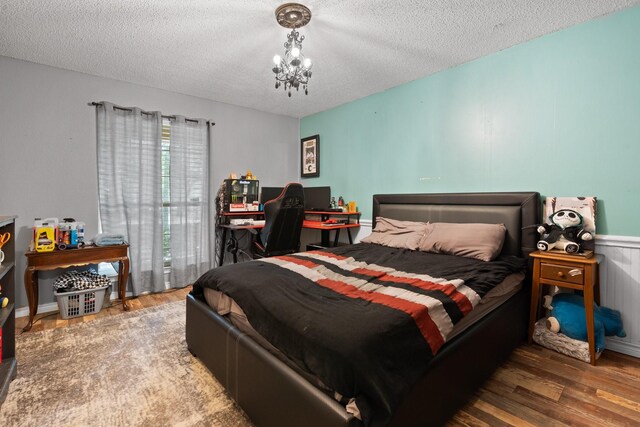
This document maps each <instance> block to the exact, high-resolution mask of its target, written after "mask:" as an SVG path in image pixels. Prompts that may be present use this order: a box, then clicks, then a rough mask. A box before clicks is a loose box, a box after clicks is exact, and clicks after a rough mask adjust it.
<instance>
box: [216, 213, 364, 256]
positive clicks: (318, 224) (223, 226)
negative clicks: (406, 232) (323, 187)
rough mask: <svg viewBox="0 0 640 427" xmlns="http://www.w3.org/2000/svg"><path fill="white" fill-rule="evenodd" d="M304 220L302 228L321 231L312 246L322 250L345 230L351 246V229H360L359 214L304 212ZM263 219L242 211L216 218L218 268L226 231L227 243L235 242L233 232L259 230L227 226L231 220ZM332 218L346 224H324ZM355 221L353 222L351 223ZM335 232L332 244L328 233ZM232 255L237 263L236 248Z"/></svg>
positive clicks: (257, 227)
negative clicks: (309, 218)
mask: <svg viewBox="0 0 640 427" xmlns="http://www.w3.org/2000/svg"><path fill="white" fill-rule="evenodd" d="M304 214H305V220H304V222H303V223H302V228H306V229H313V230H320V231H321V242H319V243H315V244H314V245H315V246H317V247H323V248H331V247H334V246H337V245H338V240H339V238H340V230H343V229H346V230H347V236H348V237H349V243H350V244H353V238H352V237H351V230H350V229H351V228H355V227H360V212H334V211H305V212H304ZM263 217H264V212H262V211H260V212H256V211H244V212H223V213H222V214H221V215H220V216H219V217H218V224H217V227H218V229H220V230H222V233H221V239H220V240H219V241H217V242H216V251H218V250H219V252H217V253H216V255H217V259H218V267H219V266H221V265H222V264H223V263H224V253H225V251H226V246H227V230H229V232H230V234H231V236H229V241H236V242H237V239H236V237H235V231H237V230H257V229H261V228H262V227H263V226H262V225H232V224H229V221H230V219H231V218H247V219H262V218H263ZM307 217H316V218H319V220H316V221H312V220H308V219H306V218H307ZM332 217H340V218H342V219H344V218H345V217H346V221H347V222H348V223H347V224H343V223H339V224H330V225H327V224H325V222H326V221H328V220H329V219H331V218H332ZM351 221H355V222H351ZM331 231H335V236H334V239H333V243H332V242H331V238H330V234H329V233H330V232H331ZM230 252H231V254H232V255H233V262H234V263H237V262H238V248H237V245H235V246H234V247H233V248H232V250H231V251H230Z"/></svg>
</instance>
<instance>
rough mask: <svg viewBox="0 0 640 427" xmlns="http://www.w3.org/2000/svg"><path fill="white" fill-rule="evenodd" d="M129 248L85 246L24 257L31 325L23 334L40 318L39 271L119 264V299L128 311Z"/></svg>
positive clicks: (126, 246) (32, 252)
mask: <svg viewBox="0 0 640 427" xmlns="http://www.w3.org/2000/svg"><path fill="white" fill-rule="evenodd" d="M128 249H129V245H126V244H125V245H113V246H85V247H84V248H79V249H66V250H64V251H60V250H54V251H51V252H34V251H30V252H27V253H25V256H26V257H27V268H26V269H25V271H24V288H25V290H26V291H27V300H28V301H29V323H27V326H25V327H24V329H23V331H24V332H27V331H29V330H30V329H31V326H33V318H34V317H35V316H36V314H38V271H40V270H55V269H56V268H69V267H75V266H81V265H89V264H98V263H101V262H116V261H117V262H118V263H119V264H120V265H119V268H118V298H120V299H121V300H122V308H123V309H124V310H129V306H128V305H127V301H126V290H127V279H128V278H129V255H128Z"/></svg>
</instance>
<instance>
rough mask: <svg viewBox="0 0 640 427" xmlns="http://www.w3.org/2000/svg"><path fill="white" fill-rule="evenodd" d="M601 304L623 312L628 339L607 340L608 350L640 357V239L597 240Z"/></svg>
mask: <svg viewBox="0 0 640 427" xmlns="http://www.w3.org/2000/svg"><path fill="white" fill-rule="evenodd" d="M596 252H598V253H599V254H602V255H604V260H603V261H602V263H601V264H600V303H601V305H603V306H605V307H609V308H614V309H616V310H620V312H621V313H622V322H623V324H624V329H625V331H626V333H627V336H626V337H625V338H618V337H607V338H606V348H608V349H611V350H613V351H617V352H619V353H624V354H628V355H630V356H635V357H640V310H639V309H638V305H639V304H640V237H626V236H597V237H596Z"/></svg>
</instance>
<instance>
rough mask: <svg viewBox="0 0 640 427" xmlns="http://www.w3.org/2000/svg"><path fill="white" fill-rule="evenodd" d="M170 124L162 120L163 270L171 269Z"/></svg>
mask: <svg viewBox="0 0 640 427" xmlns="http://www.w3.org/2000/svg"><path fill="white" fill-rule="evenodd" d="M170 147H171V123H170V122H169V120H167V119H162V254H163V261H164V266H165V268H170V267H171V225H170V224H171V221H170V220H171V186H170V182H171V153H170V151H169V149H170Z"/></svg>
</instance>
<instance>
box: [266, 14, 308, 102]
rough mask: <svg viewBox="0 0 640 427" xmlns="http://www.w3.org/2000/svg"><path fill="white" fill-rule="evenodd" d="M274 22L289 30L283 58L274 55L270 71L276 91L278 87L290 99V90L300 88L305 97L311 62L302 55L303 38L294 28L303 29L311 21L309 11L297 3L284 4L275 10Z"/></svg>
mask: <svg viewBox="0 0 640 427" xmlns="http://www.w3.org/2000/svg"><path fill="white" fill-rule="evenodd" d="M276 20H277V21H278V24H280V25H281V26H283V27H285V28H291V29H292V30H291V32H290V33H289V34H287V41H286V42H285V43H284V48H285V53H284V57H281V56H280V55H275V56H274V57H273V62H274V64H275V67H273V69H272V71H273V73H274V74H275V77H276V89H278V88H279V87H280V86H283V87H284V90H285V91H286V92H288V94H289V97H291V89H292V88H293V89H295V90H296V91H297V90H299V89H300V87H302V89H304V93H305V95H307V94H308V93H309V91H308V88H307V85H308V83H309V78H310V77H311V60H310V59H309V58H305V56H304V55H303V54H302V41H303V40H304V36H302V35H300V33H299V32H298V31H297V30H296V28H301V27H304V26H305V25H307V24H308V23H309V21H310V20H311V11H310V10H309V8H307V7H306V6H304V5H301V4H298V3H285V4H283V5H282V6H279V7H278V8H277V9H276Z"/></svg>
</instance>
